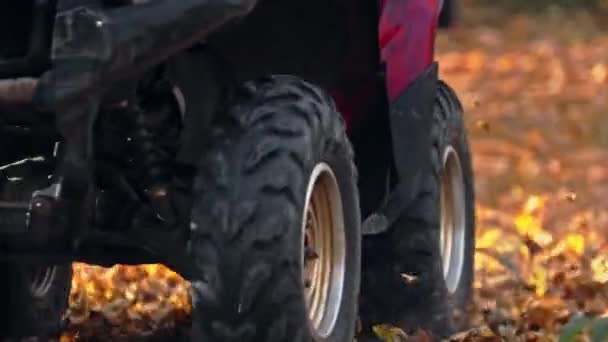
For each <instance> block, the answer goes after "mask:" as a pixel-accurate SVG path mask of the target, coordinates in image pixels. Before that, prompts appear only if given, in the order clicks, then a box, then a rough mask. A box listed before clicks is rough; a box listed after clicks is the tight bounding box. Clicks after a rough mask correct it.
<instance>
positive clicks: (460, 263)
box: [440, 146, 466, 293]
mask: <svg viewBox="0 0 608 342" xmlns="http://www.w3.org/2000/svg"><path fill="white" fill-rule="evenodd" d="M442 160H443V165H442V169H441V175H440V177H441V226H440V231H441V235H440V247H441V258H442V261H443V276H444V279H445V282H446V286H447V289H448V292H449V293H454V292H455V291H456V290H457V289H458V285H459V283H460V278H461V276H462V271H463V268H464V254H465V249H466V246H465V241H466V238H465V232H466V214H465V213H466V210H465V187H464V178H463V173H462V167H461V164H460V158H459V157H458V153H457V152H456V150H455V149H454V148H453V147H452V146H448V147H447V148H446V149H445V151H444V153H443V158H442Z"/></svg>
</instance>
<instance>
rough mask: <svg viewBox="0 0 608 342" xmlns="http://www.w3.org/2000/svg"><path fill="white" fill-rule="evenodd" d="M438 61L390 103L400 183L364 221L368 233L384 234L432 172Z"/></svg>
mask: <svg viewBox="0 0 608 342" xmlns="http://www.w3.org/2000/svg"><path fill="white" fill-rule="evenodd" d="M437 70H438V67H437V63H433V64H432V65H431V66H430V67H429V68H428V69H427V70H426V71H425V72H424V73H422V75H420V76H419V77H418V78H417V79H416V80H415V81H414V82H412V84H411V85H410V86H409V87H408V88H406V90H405V91H404V92H403V93H402V94H401V95H400V96H398V97H397V99H396V100H395V101H393V103H391V104H390V113H389V117H390V125H391V136H392V144H393V154H394V161H395V168H396V170H397V175H398V178H399V182H398V184H397V185H396V186H395V187H394V188H393V190H392V191H391V192H390V194H389V195H388V197H387V199H386V200H385V201H384V204H383V205H382V206H381V207H380V208H379V209H378V210H377V211H376V212H374V213H372V214H371V215H370V216H368V217H367V218H366V219H365V221H364V222H363V226H362V231H363V234H365V235H372V234H380V233H383V232H385V231H387V230H388V229H389V228H390V226H391V225H392V224H393V223H394V222H395V221H396V220H397V219H398V218H399V216H400V215H401V213H402V212H403V211H404V210H406V209H407V208H408V207H409V206H410V205H411V202H412V201H413V200H414V198H415V197H416V194H417V193H418V192H419V190H420V186H421V185H422V184H421V179H422V176H423V175H424V173H425V172H431V160H430V154H429V150H430V149H431V144H432V140H431V125H432V122H433V107H434V102H435V96H436V91H437V79H438V76H437Z"/></svg>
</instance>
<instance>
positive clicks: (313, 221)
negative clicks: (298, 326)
mask: <svg viewBox="0 0 608 342" xmlns="http://www.w3.org/2000/svg"><path fill="white" fill-rule="evenodd" d="M305 203H306V205H305V207H304V218H303V226H302V245H303V251H302V265H303V266H302V270H303V280H304V294H305V300H306V307H307V310H308V320H309V325H310V327H311V329H312V332H313V334H314V335H315V336H316V337H320V338H324V337H327V336H329V335H330V334H331V332H332V331H333V328H334V325H335V323H336V320H337V318H338V314H339V311H340V304H341V302H342V292H343V286H344V278H345V260H346V255H345V254H346V253H345V248H346V247H345V244H346V243H345V230H344V216H343V211H342V198H341V196H340V190H339V188H338V182H337V181H336V177H335V175H334V173H333V172H332V170H331V168H330V167H329V165H327V164H326V163H319V164H317V166H315V168H314V169H313V171H312V175H311V177H310V181H309V183H308V187H307V191H306V202H305Z"/></svg>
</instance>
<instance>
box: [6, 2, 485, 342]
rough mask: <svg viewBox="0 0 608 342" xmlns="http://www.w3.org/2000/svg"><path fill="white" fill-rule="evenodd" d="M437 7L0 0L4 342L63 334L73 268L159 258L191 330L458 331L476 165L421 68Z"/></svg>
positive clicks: (224, 336)
mask: <svg viewBox="0 0 608 342" xmlns="http://www.w3.org/2000/svg"><path fill="white" fill-rule="evenodd" d="M439 13H440V1H438V0H379V1H374V0H349V1H346V0H332V1H327V0H292V1H279V0H260V1H255V0H179V1H170V0H18V1H16V0H14V1H11V2H10V5H9V4H6V5H5V6H4V7H3V9H2V12H0V17H1V20H0V51H1V52H0V120H1V121H0V129H1V131H2V134H1V135H0V136H1V139H3V141H2V144H1V145H0V146H2V150H0V159H1V162H2V165H3V166H2V167H1V168H0V171H1V179H2V183H1V186H2V188H1V189H0V190H1V192H0V193H1V195H2V198H1V201H0V258H1V264H0V273H1V275H0V287H2V288H1V290H0V302H1V303H2V306H1V307H2V314H1V316H0V318H1V319H0V335H1V336H2V337H3V338H21V337H25V336H38V337H48V336H54V335H56V334H58V333H59V332H60V330H61V326H62V320H61V317H62V314H63V312H64V310H65V309H66V305H67V298H68V294H69V291H70V284H71V282H70V279H71V262H73V261H82V262H87V263H93V264H99V265H113V264H117V263H121V264H142V263H163V264H166V265H168V266H169V267H171V268H173V269H174V270H176V271H177V272H179V273H180V274H181V275H183V276H184V277H185V278H186V279H188V280H190V281H191V284H192V286H191V289H192V301H193V313H192V333H191V337H192V340H193V341H219V342H222V341H241V342H246V341H269V342H275V341H290V342H291V341H294V342H297V341H311V340H314V341H335V342H343V341H352V340H353V338H354V336H355V334H357V339H358V340H359V341H372V340H374V334H373V326H374V325H376V324H392V325H396V326H399V327H401V328H403V329H405V330H407V331H410V330H414V329H417V328H425V329H427V330H429V331H431V332H433V333H434V334H436V335H437V336H443V335H446V334H449V333H450V332H451V331H452V330H453V329H455V328H458V327H460V326H462V325H463V324H466V306H467V303H468V301H469V299H470V296H471V286H472V277H473V273H472V272H473V268H472V267H473V250H474V205H473V195H474V194H473V175H472V171H471V159H470V155H469V147H468V143H467V138H466V132H465V127H464V122H463V114H462V107H461V105H460V103H459V101H458V99H457V97H456V95H455V93H454V92H453V91H452V90H451V89H450V88H449V87H448V85H446V84H445V83H443V82H442V81H440V80H439V79H438V74H437V68H438V66H437V64H436V63H434V60H433V55H434V38H435V31H436V29H437V27H438V22H439ZM286 75H291V76H286ZM358 322H360V324H357V323H358ZM357 326H359V327H360V328H359V329H357V328H356V327H357Z"/></svg>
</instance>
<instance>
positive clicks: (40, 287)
mask: <svg viewBox="0 0 608 342" xmlns="http://www.w3.org/2000/svg"><path fill="white" fill-rule="evenodd" d="M0 279H1V281H2V284H0V294H1V295H2V298H0V305H1V307H2V312H1V313H0V317H1V318H0V339H6V338H9V339H10V338H17V339H19V338H25V337H41V338H49V337H54V336H57V335H59V334H60V332H61V327H62V324H61V323H62V318H63V314H64V313H65V310H66V309H67V305H68V296H69V294H70V287H71V286H70V285H71V282H72V265H59V266H44V265H14V264H2V265H0Z"/></svg>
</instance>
